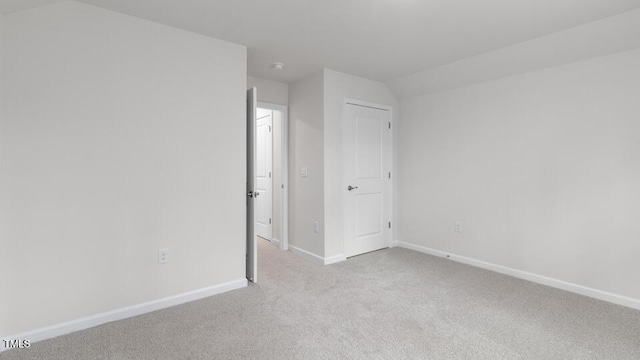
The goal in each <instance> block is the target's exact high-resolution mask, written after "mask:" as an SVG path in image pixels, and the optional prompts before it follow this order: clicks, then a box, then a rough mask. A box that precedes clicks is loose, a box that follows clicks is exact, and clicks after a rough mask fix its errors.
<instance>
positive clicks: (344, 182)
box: [342, 97, 395, 248]
mask: <svg viewBox="0 0 640 360" xmlns="http://www.w3.org/2000/svg"><path fill="white" fill-rule="evenodd" d="M348 104H350V105H356V106H363V107H368V108H373V109H379V110H385V111H388V112H389V130H390V131H392V133H391V139H390V142H391V143H390V144H389V145H390V146H389V152H390V154H389V162H390V163H389V169H390V170H389V171H390V177H389V184H388V192H389V204H388V205H387V206H388V207H389V215H390V222H391V223H390V224H389V230H390V232H389V235H388V237H387V240H388V244H387V245H388V247H392V245H393V231H392V230H391V229H392V226H394V224H395V219H394V213H393V201H394V193H393V182H394V180H395V174H394V173H393V169H394V166H393V165H394V164H393V130H394V122H393V120H394V116H393V107H392V106H390V105H382V104H376V103H373V102H369V101H364V100H358V99H352V98H347V97H345V98H344V101H343V103H342V117H343V119H344V113H345V107H346V106H347V105H348ZM343 126H344V124H343ZM344 141H345V140H344V139H343V142H344ZM343 147H344V145H343ZM343 151H344V150H343ZM348 180H349V179H346V174H344V173H343V174H342V186H343V189H344V188H346V187H347V186H348V185H349V184H347V183H348ZM346 196H347V195H345V193H344V192H343V196H342V203H343V204H344V203H345V202H346ZM343 211H346V209H344V208H343ZM343 218H344V215H343ZM345 232H346V226H344V227H343V236H342V241H343V248H346V243H345V241H346V233H345Z"/></svg>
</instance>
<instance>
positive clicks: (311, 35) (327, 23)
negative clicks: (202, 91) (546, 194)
mask: <svg viewBox="0 0 640 360" xmlns="http://www.w3.org/2000/svg"><path fill="white" fill-rule="evenodd" d="M56 1H58V0H0V11H2V12H3V13H5V14H6V13H10V12H13V11H19V10H22V9H24V8H28V7H32V6H38V5H42V4H46V3H52V2H56ZM81 1H82V2H85V3H88V4H93V5H96V6H100V7H103V8H107V9H111V10H114V11H118V12H121V13H125V14H129V15H133V16H137V17H140V18H144V19H148V20H151V21H155V22H159V23H162V24H166V25H170V26H174V27H177V28H181V29H185V30H189V31H193V32H196V33H201V34H205V35H208V36H212V37H215V38H218V39H222V40H227V41H231V42H234V43H238V44H243V45H246V46H247V47H248V73H249V75H252V76H257V77H262V78H266V79H270V80H275V81H281V82H286V83H288V82H292V81H295V80H297V79H300V78H302V77H304V76H306V75H308V74H311V73H313V72H315V71H318V70H320V69H321V68H323V67H325V68H330V69H333V70H337V71H342V72H346V73H349V74H353V75H357V76H362V77H366V78H370V79H374V80H379V81H385V82H388V81H390V80H393V79H397V78H400V77H404V76H407V75H410V74H413V73H417V72H421V71H425V70H428V69H432V68H435V67H437V66H440V65H444V64H449V63H453V62H456V61H459V60H462V59H466V58H469V57H472V56H475V55H479V54H483V53H487V52H490V51H493V50H496V49H500V48H503V47H506V46H510V45H514V44H518V43H521V42H524V41H527V40H531V39H534V38H537V37H540V36H544V35H547V34H550V33H554V32H558V31H561V30H564V29H568V28H572V27H575V26H578V25H581V24H584V23H588V22H591V21H594V20H598V19H602V18H606V17H609V16H612V15H616V14H620V13H623V12H626V11H629V10H632V9H636V8H640V0H485V1H478V0H268V1H267V0H226V1H223V0H81ZM273 62H283V63H285V69H284V70H283V71H279V72H277V71H273V70H271V69H270V65H271V64H272V63H273Z"/></svg>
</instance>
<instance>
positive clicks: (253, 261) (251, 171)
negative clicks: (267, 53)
mask: <svg viewBox="0 0 640 360" xmlns="http://www.w3.org/2000/svg"><path fill="white" fill-rule="evenodd" d="M257 105H258V90H257V89H256V88H255V87H253V88H251V89H249V90H247V279H249V281H251V282H254V283H255V282H258V242H257V239H256V229H255V215H254V211H255V196H256V192H255V191H256V184H255V182H256V159H255V157H256V108H257Z"/></svg>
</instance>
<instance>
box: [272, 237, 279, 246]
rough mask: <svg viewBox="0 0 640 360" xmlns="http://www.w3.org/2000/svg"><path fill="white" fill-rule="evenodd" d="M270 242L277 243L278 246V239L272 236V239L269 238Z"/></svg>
mask: <svg viewBox="0 0 640 360" xmlns="http://www.w3.org/2000/svg"><path fill="white" fill-rule="evenodd" d="M271 242H272V243H273V244H276V245H278V246H279V245H280V239H276V238H273V239H271Z"/></svg>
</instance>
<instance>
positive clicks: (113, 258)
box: [0, 2, 246, 335]
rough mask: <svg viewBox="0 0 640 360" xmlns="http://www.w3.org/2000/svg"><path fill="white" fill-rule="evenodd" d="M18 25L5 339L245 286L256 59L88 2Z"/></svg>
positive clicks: (14, 27) (15, 18)
mask: <svg viewBox="0 0 640 360" xmlns="http://www.w3.org/2000/svg"><path fill="white" fill-rule="evenodd" d="M4 20H5V44H4V47H3V50H4V53H5V64H4V65H5V75H6V77H5V82H4V84H3V85H4V86H3V91H4V93H5V103H4V105H5V119H4V120H5V123H4V132H3V136H2V142H3V144H4V152H3V153H4V155H3V157H2V163H1V166H2V167H1V169H2V172H1V173H0V215H1V216H2V218H0V228H2V229H3V232H2V233H1V235H2V239H1V241H2V243H1V246H0V248H2V251H1V252H0V256H1V259H0V264H1V265H0V266H2V268H1V269H0V270H1V271H0V273H2V274H6V275H7V276H3V283H2V286H1V291H2V299H3V301H5V303H4V304H2V305H3V308H4V309H11V311H3V314H2V321H0V335H11V334H15V333H18V332H22V331H27V330H33V329H37V328H39V327H43V326H48V325H53V324H57V323H60V322H64V321H68V320H72V319H76V318H79V317H83V316H87V315H91V314H96V313H100V312H104V311H109V310H112V309H117V308H121V307H125V306H129V305H133V304H138V303H142V302H146V301H150V300H153V299H158V298H162V297H166V296H170V295H174V294H178V293H183V292H187V291H192V290H195V289H201V288H204V287H209V286H213V285H217V284H221V283H224V282H228V281H233V280H239V279H244V277H245V224H244V222H245V220H244V219H245V195H244V192H245V165H244V164H245V141H244V139H245V88H246V48H245V47H243V46H239V45H235V44H231V43H227V42H222V41H218V40H215V39H211V38H208V37H204V36H200V35H196V34H192V33H189V32H185V31H181V30H177V29H174V28H170V27H166V26H161V25H157V24H154V23H151V22H147V21H143V20H139V19H136V18H133V17H129V16H124V15H120V14H117V13H113V12H109V11H106V10H102V9H99V8H96V7H92V6H89V5H84V4H81V3H76V2H63V3H59V4H55V5H50V6H45V7H40V8H36V9H32V10H28V11H24V12H19V13H15V14H11V15H7V16H5V19H4ZM164 247H167V248H169V249H170V259H171V261H170V263H169V264H165V265H158V260H157V258H158V249H159V248H164ZM7 250H8V251H7Z"/></svg>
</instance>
